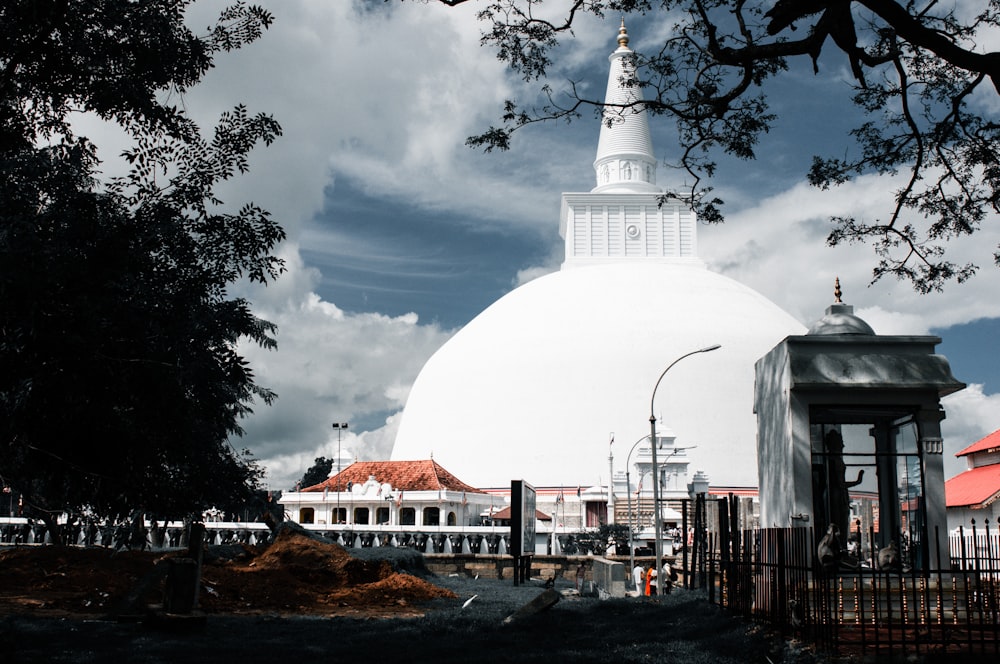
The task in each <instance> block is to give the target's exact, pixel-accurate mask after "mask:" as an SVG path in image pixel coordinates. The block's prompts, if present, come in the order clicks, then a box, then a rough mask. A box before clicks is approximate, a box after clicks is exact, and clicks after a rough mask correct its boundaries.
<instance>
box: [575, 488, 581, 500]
mask: <svg viewBox="0 0 1000 664" xmlns="http://www.w3.org/2000/svg"><path fill="white" fill-rule="evenodd" d="M576 497H577V498H579V497H580V487H579V486H578V487H576Z"/></svg>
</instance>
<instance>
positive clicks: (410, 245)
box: [108, 0, 1000, 489]
mask: <svg viewBox="0 0 1000 664" xmlns="http://www.w3.org/2000/svg"><path fill="white" fill-rule="evenodd" d="M257 2H259V3H260V4H263V5H265V6H267V7H268V8H269V9H270V10H271V11H272V12H273V13H274V15H275V19H276V21H275V24H274V26H273V27H272V28H271V29H270V30H269V31H268V32H267V33H266V34H265V36H264V38H263V39H261V40H260V41H258V42H257V43H255V44H253V45H251V46H250V47H248V48H246V49H243V50H241V51H237V52H235V53H232V54H222V55H221V56H220V57H219V58H218V61H217V67H216V69H215V70H213V71H212V72H211V73H210V74H209V75H208V76H207V78H206V79H205V81H204V83H203V84H202V85H201V86H199V87H198V88H196V89H194V90H192V91H191V92H190V93H189V94H188V95H187V96H186V97H185V99H184V103H185V105H186V107H187V109H188V111H189V112H190V113H191V114H192V115H193V116H194V117H195V118H197V119H199V121H200V122H201V123H202V125H203V126H205V127H208V126H210V125H211V124H212V123H213V122H214V119H215V118H216V117H217V116H218V114H219V113H220V112H222V111H223V110H225V109H227V108H229V107H231V106H232V105H234V104H236V103H238V102H244V103H246V104H247V105H248V106H249V108H250V110H251V111H267V112H270V113H273V114H274V115H275V117H276V118H277V119H278V120H279V122H280V123H281V125H282V126H283V128H284V135H283V137H282V138H281V139H280V140H279V141H278V142H277V143H275V144H274V145H273V146H271V147H269V148H259V149H258V150H257V151H255V152H254V153H253V155H252V172H251V173H250V174H249V175H248V176H245V177H242V178H240V179H239V180H237V181H235V182H233V183H232V184H231V185H229V186H227V188H226V189H225V190H224V191H223V192H222V194H223V195H222V198H223V199H224V200H226V202H227V203H231V204H232V205H234V206H237V205H240V204H242V203H243V202H245V201H247V200H253V201H254V202H256V203H258V204H260V205H262V206H264V207H265V208H267V209H269V210H270V211H271V212H272V213H273V214H274V216H275V217H276V218H277V219H278V220H280V221H281V222H282V223H283V225H284V227H285V229H286V230H287V233H288V241H287V242H286V243H285V245H284V246H283V247H282V249H281V253H282V255H283V256H284V258H285V259H286V261H287V267H288V272H287V273H286V274H285V275H284V276H283V277H282V278H281V280H280V281H279V282H278V283H276V284H272V285H270V286H268V287H267V288H266V289H258V290H253V291H251V292H250V297H251V299H252V300H253V301H254V303H255V306H256V309H257V311H258V312H259V314H260V315H262V316H263V317H265V318H267V319H269V320H271V321H274V322H276V323H277V324H278V325H279V326H280V332H279V335H278V343H279V349H278V350H277V351H262V350H260V349H256V348H252V347H247V348H245V349H244V350H245V353H246V355H247V356H248V357H249V359H250V360H251V361H252V363H253V365H254V367H255V370H256V372H257V377H258V379H259V382H260V383H261V384H263V385H266V386H269V387H271V388H273V389H274V390H275V391H276V392H278V394H279V399H278V401H277V403H276V404H275V405H274V406H273V407H271V408H267V407H265V406H263V405H260V406H259V408H258V409H257V412H256V414H255V415H254V416H252V417H251V418H250V419H248V420H247V421H246V422H245V428H246V432H247V433H246V436H245V438H244V439H243V441H242V445H243V446H246V447H248V448H249V449H250V450H251V451H252V452H253V453H254V455H255V456H256V457H257V458H258V459H260V460H261V461H262V462H263V463H264V464H265V465H266V467H267V468H268V471H269V482H270V484H271V486H272V487H273V488H276V489H286V488H288V487H290V486H291V485H292V484H294V482H295V480H296V479H297V478H298V477H300V476H301V475H302V473H303V472H304V471H305V470H306V468H308V467H309V466H310V465H311V464H312V462H313V460H314V459H315V458H316V457H317V456H320V455H323V456H327V457H331V456H333V455H334V454H335V453H336V450H337V445H338V442H337V432H336V431H335V430H333V428H332V427H331V424H332V423H333V422H347V423H349V428H348V429H347V431H346V432H343V433H342V439H341V441H340V446H341V448H342V449H343V451H344V453H345V454H349V455H351V456H352V457H357V458H359V459H380V458H387V457H388V455H389V452H390V450H391V445H392V440H393V436H394V432H395V429H396V426H397V423H398V417H399V413H400V411H401V409H402V407H403V405H404V404H405V401H406V397H407V393H408V390H409V388H410V385H411V384H412V382H413V380H414V379H415V377H416V375H417V373H418V371H419V370H420V367H421V366H422V365H423V363H424V361H425V360H426V359H427V358H428V357H429V356H430V355H431V354H432V353H433V352H434V351H435V350H436V349H437V348H438V347H439V346H440V345H441V344H442V343H443V342H444V341H445V340H447V339H448V338H449V336H450V335H451V334H453V333H454V331H455V330H456V329H457V328H459V327H461V326H462V325H463V324H465V323H466V322H468V321H469V320H470V319H471V318H472V317H474V316H475V315H476V314H477V313H478V312H480V311H481V310H482V309H484V308H485V307H486V306H487V305H489V304H490V303H491V302H493V301H494V300H496V299H497V298H498V297H500V296H501V295H503V294H504V293H506V292H508V291H509V290H511V289H512V288H514V287H516V286H517V285H518V284H519V283H522V282H523V281H524V280H526V279H530V278H532V277H534V276H538V275H540V274H544V273H545V272H547V271H551V270H553V269H556V268H557V267H558V264H559V263H560V262H561V259H562V256H561V253H562V246H561V240H560V238H559V236H558V218H559V202H560V193H561V192H564V191H588V190H590V189H591V187H593V186H594V172H593V168H592V166H591V163H592V162H593V159H594V154H595V151H596V146H597V135H598V123H597V121H596V120H594V119H593V118H590V117H585V118H583V119H582V120H580V121H578V122H576V123H573V124H569V125H567V124H562V123H560V124H552V125H545V126H538V127H532V128H529V129H527V130H525V131H523V132H522V133H521V134H519V135H518V136H517V137H516V140H515V141H514V145H513V149H512V150H511V151H510V152H507V153H504V154H488V155H487V154H482V153H480V152H477V151H474V150H472V149H470V148H467V147H465V145H464V142H465V139H466V137H467V136H469V135H472V134H475V133H478V132H481V131H482V130H484V129H485V128H486V127H488V126H489V125H490V124H492V123H495V122H496V121H497V117H498V115H499V111H500V108H501V104H502V102H503V100H504V99H506V98H509V97H511V96H517V97H518V98H519V99H522V100H529V101H530V100H531V99H532V98H533V97H532V95H533V94H534V93H533V92H531V90H529V89H528V88H525V87H524V84H523V83H522V82H521V81H520V80H519V79H518V78H516V77H514V76H512V75H511V74H510V73H509V72H507V71H506V70H505V69H504V67H503V65H502V63H500V62H498V61H497V60H496V58H495V56H494V53H493V52H492V51H490V50H489V49H487V48H483V47H481V46H480V45H479V30H480V26H479V25H478V24H477V21H476V19H475V11H476V10H477V9H478V8H479V7H477V6H476V4H475V3H472V4H471V5H470V6H463V7H459V8H456V9H449V8H446V7H443V6H439V5H437V4H435V3H422V2H405V3H398V2H390V3H383V2H381V1H379V0H375V1H368V2H364V1H360V0H352V1H346V0H345V1H338V2H309V1H308V0H271V1H266V0H257ZM222 4H223V3H221V2H215V1H208V2H202V3H199V4H198V5H196V6H195V8H194V10H193V11H192V12H191V15H190V23H191V25H192V26H195V27H196V28H198V27H200V26H203V25H204V26H207V25H208V24H209V23H210V22H211V19H212V17H213V16H214V15H215V14H216V13H217V12H218V10H219V8H220V7H221V6H222ZM618 21H619V17H617V16H615V17H609V18H608V19H607V20H606V21H600V20H597V19H589V18H588V19H585V20H583V21H581V22H580V23H579V24H578V25H577V26H576V29H575V31H574V37H573V38H572V39H570V40H568V41H566V42H565V43H564V45H563V47H562V48H561V49H560V50H559V51H558V52H557V53H556V56H557V58H556V65H555V66H554V67H553V68H552V71H551V78H550V83H551V84H553V86H554V87H555V89H556V92H557V93H559V92H560V91H563V90H565V89H566V88H567V83H566V81H568V80H572V81H575V82H576V83H577V85H578V87H579V88H581V89H582V90H583V91H584V93H587V92H592V93H593V94H594V95H595V96H600V95H601V94H603V90H604V86H605V85H606V82H607V66H608V65H607V55H608V54H609V53H610V52H611V51H612V50H613V49H614V48H615V46H616V44H615V41H614V39H615V35H616V33H617V28H618ZM626 23H627V25H628V27H629V32H630V35H631V37H632V42H631V46H632V47H633V48H635V49H636V50H638V51H640V52H642V51H646V52H652V51H653V50H654V49H655V48H656V44H657V39H658V38H662V32H663V30H665V29H666V28H665V25H664V24H663V22H662V21H660V22H656V21H654V20H653V19H651V18H643V17H639V16H635V17H626ZM828 60H829V62H828V63H827V68H826V69H825V70H824V71H823V73H822V75H821V76H818V77H817V76H814V75H813V74H812V72H811V70H809V69H807V68H802V69H796V70H793V71H792V72H791V73H790V74H789V75H788V76H787V77H786V80H785V81H783V82H782V83H781V85H780V86H779V87H777V88H776V89H775V91H774V97H773V98H772V100H771V101H772V105H773V106H774V108H775V110H776V111H777V112H778V113H779V114H782V116H783V121H782V122H781V123H780V125H779V126H778V127H777V128H776V129H775V131H774V132H772V133H771V134H770V135H769V136H768V137H767V139H766V141H767V142H766V144H765V145H763V146H762V149H761V150H760V155H759V156H760V158H759V160H758V161H757V162H752V163H742V162H741V163H728V162H723V163H722V164H721V166H722V168H721V169H720V173H719V177H718V179H717V181H716V182H715V186H716V193H718V194H719V195H720V196H721V197H722V198H724V199H725V200H726V202H727V206H726V207H727V209H728V215H727V222H726V224H725V225H724V226H722V227H702V229H701V231H700V233H701V237H700V244H699V249H700V253H701V255H702V258H703V259H705V260H706V261H707V262H708V264H709V265H710V266H711V267H712V268H713V269H715V270H717V271H720V272H722V273H724V274H726V275H728V276H730V277H733V278H735V279H738V280H740V281H742V282H743V283H745V284H747V285H749V286H751V287H753V288H755V289H757V290H758V291H760V292H761V293H763V294H764V295H766V296H768V297H769V298H770V299H772V300H773V301H774V302H776V303H777V304H778V305H780V306H782V307H783V308H785V309H786V310H787V311H788V312H789V313H791V314H792V315H793V316H795V317H797V318H798V319H800V320H801V321H802V322H803V323H805V324H808V323H811V322H812V321H814V320H815V319H816V318H818V317H819V316H820V315H822V313H823V310H824V309H825V307H826V306H827V305H829V304H830V303H831V302H832V300H833V295H832V290H833V281H834V278H835V277H837V276H839V277H840V280H841V284H842V287H843V290H844V299H845V301H846V302H848V303H850V304H853V305H854V306H855V307H856V311H857V312H858V313H859V314H860V315H861V316H862V317H864V318H865V319H866V320H867V321H868V322H869V323H870V324H871V325H872V326H873V327H874V328H875V330H876V332H878V333H882V334H899V333H902V334H927V333H933V334H938V335H940V336H941V337H942V338H943V340H944V341H943V343H942V344H941V346H939V351H940V352H943V353H944V354H946V355H947V356H948V358H949V359H950V360H951V363H952V367H953V370H954V373H955V375H956V377H958V378H959V379H960V380H962V381H965V382H967V383H969V387H968V388H967V389H966V390H964V391H963V392H961V393H959V394H957V395H955V396H953V397H950V398H949V399H948V400H947V402H946V407H947V410H948V419H947V420H946V422H945V433H946V436H947V438H948V441H947V444H948V449H949V450H950V454H953V453H954V452H955V451H957V450H958V449H960V448H961V447H964V446H965V445H967V444H969V443H971V442H973V441H975V440H977V439H978V438H979V437H981V436H983V435H985V434H987V433H989V432H991V431H993V430H994V429H996V428H998V427H1000V416H998V415H997V413H1000V408H998V406H1000V395H998V392H1000V360H998V359H997V354H996V352H995V346H996V342H995V340H996V339H997V338H998V334H1000V298H998V297H997V296H996V293H997V292H998V288H997V286H998V284H1000V270H998V269H997V268H994V267H992V252H993V251H994V250H995V248H996V246H997V244H998V242H1000V224H996V223H995V221H996V220H992V223H990V224H988V225H987V226H988V228H987V230H984V231H982V232H981V233H979V234H978V235H977V236H976V237H975V238H974V239H973V240H972V241H969V242H964V243H963V244H962V245H960V246H959V245H956V246H955V247H953V249H954V250H955V251H956V257H961V258H963V260H964V259H966V258H967V259H969V260H973V261H974V262H976V263H977V264H979V265H980V266H981V271H980V274H979V276H977V277H976V278H975V279H974V280H973V281H972V282H971V283H969V284H965V285H962V286H950V287H949V288H948V289H947V290H946V291H945V292H944V293H941V294H932V295H926V296H920V295H917V294H915V293H914V292H913V290H912V289H911V288H910V287H909V286H908V285H906V284H904V283H897V282H894V281H883V282H881V283H878V284H876V285H874V286H871V287H869V286H868V281H869V278H870V274H871V266H872V264H873V261H874V259H873V256H872V253H871V251H870V250H869V249H868V248H866V247H842V248H837V249H830V248H827V247H826V246H825V243H824V238H825V236H826V233H827V232H828V230H829V222H828V221H827V219H828V217H829V216H830V215H833V214H838V215H844V214H848V213H853V214H855V215H858V216H860V217H863V218H866V219H873V218H876V217H882V216H884V213H885V211H886V209H887V205H888V201H889V198H888V196H889V192H891V190H892V183H890V182H884V181H878V180H875V179H866V180H862V181H859V182H857V183H856V184H852V185H850V186H846V187H842V188H841V189H839V190H836V191H832V192H821V191H818V190H814V189H811V188H809V187H807V186H806V185H804V184H803V183H802V182H801V178H802V176H803V175H804V173H805V172H806V170H807V168H808V165H809V163H810V160H811V156H812V154H814V152H821V151H823V150H827V149H829V148H831V147H832V148H833V150H834V152H835V153H836V151H837V150H838V149H841V150H842V148H840V147H839V146H841V145H843V134H844V131H845V130H846V129H847V128H849V127H850V126H852V121H853V120H854V119H856V118H855V116H854V115H853V111H852V109H851V107H850V105H849V101H848V78H849V73H848V72H847V71H846V68H845V64H846V63H844V62H840V61H838V60H836V59H833V58H829V59H828ZM982 103H984V104H989V105H990V106H991V107H992V112H994V113H996V112H997V111H998V108H1000V100H998V99H997V98H989V99H984V100H982ZM670 129H671V126H670V125H669V123H668V122H667V121H666V120H663V119H661V120H654V122H653V132H654V144H655V146H656V147H657V149H658V150H660V151H664V155H663V156H664V158H666V157H667V156H668V155H667V154H666V153H665V151H666V150H667V149H668V148H669V146H670V144H671V140H670ZM108 168H109V169H111V168H113V166H111V165H110V163H109V167H108ZM669 177H670V175H669V173H665V172H664V170H663V169H661V173H660V175H659V179H660V182H661V183H662V182H664V181H665V180H666V179H668V178H669ZM950 454H949V457H950ZM951 468H952V470H953V471H957V470H958V469H959V468H961V465H956V464H952V466H951Z"/></svg>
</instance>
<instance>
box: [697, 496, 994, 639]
mask: <svg viewBox="0 0 1000 664" xmlns="http://www.w3.org/2000/svg"><path fill="white" fill-rule="evenodd" d="M712 502H714V501H712ZM731 507H732V505H731V502H730V501H726V500H722V501H719V512H718V514H719V518H718V520H717V528H716V529H715V530H714V531H708V530H706V531H704V532H703V535H702V536H701V537H700V538H698V537H696V546H695V551H694V552H693V555H692V557H691V564H690V566H688V567H686V569H687V570H688V571H689V574H688V575H687V579H686V582H687V583H688V584H689V585H692V586H695V587H703V588H705V589H706V591H707V593H708V596H709V599H710V600H711V601H713V602H715V603H717V604H718V605H720V606H721V607H723V608H725V609H726V610H728V611H730V612H731V613H734V614H737V615H740V616H743V617H745V618H747V619H749V620H753V621H757V622H763V623H767V624H768V625H769V626H770V627H771V628H772V629H774V630H775V631H776V632H777V633H779V634H781V635H782V636H784V637H786V638H798V639H801V640H803V641H810V642H813V643H815V644H816V646H817V647H818V648H819V649H820V650H822V651H825V652H829V653H831V654H835V655H875V656H885V655H903V654H917V655H919V654H929V653H962V654H970V653H988V654H993V655H998V654H1000V549H998V547H997V537H998V533H997V532H996V530H997V529H996V527H995V526H994V527H993V528H992V529H991V528H990V527H989V524H984V526H982V527H980V528H978V529H977V528H976V527H975V526H973V528H972V529H971V530H970V531H969V532H960V533H959V534H958V535H956V536H955V537H953V538H952V539H951V545H952V550H951V551H950V566H949V568H948V569H905V568H897V569H891V570H881V569H876V568H875V567H873V566H871V565H870V564H868V563H867V562H861V563H860V564H857V565H854V566H851V567H849V568H845V567H844V566H837V567H835V568H834V569H829V568H826V569H824V568H823V567H822V566H821V565H819V564H818V563H817V560H816V551H817V545H818V539H819V538H818V537H817V535H816V533H815V532H814V531H813V529H812V528H769V529H757V530H739V529H737V528H733V527H731V526H732V525H733V522H732V521H731V520H730V518H729V516H728V515H729V514H730V513H731V509H730V508H731ZM695 508H696V510H697V506H695ZM708 511H709V512H711V511H713V510H711V509H709V510H708ZM991 530H992V532H991ZM699 539H700V540H701V547H700V548H702V549H703V552H699V551H698V548H699V546H697V541H698V540H699ZM932 541H934V540H932ZM938 553H940V552H938ZM702 559H704V560H705V561H707V562H706V563H705V564H703V565H696V564H695V563H698V562H700V560H702ZM936 559H938V560H948V559H949V557H948V556H943V557H942V556H940V555H939V556H937V558H936Z"/></svg>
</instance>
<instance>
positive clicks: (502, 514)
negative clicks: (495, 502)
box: [493, 505, 552, 521]
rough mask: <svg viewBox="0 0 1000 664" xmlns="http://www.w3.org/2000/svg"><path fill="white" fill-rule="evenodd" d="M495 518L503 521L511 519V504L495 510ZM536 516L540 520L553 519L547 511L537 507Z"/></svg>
mask: <svg viewBox="0 0 1000 664" xmlns="http://www.w3.org/2000/svg"><path fill="white" fill-rule="evenodd" d="M493 518H494V519H495V520H497V521H503V520H505V519H510V518H511V516H510V505H508V506H507V507H505V508H503V509H502V510H500V511H499V512H495V513H494V514H493ZM535 518H536V519H538V520H539V521H551V520H552V517H551V516H549V515H548V514H546V513H545V512H542V511H541V510H537V509H536V510H535Z"/></svg>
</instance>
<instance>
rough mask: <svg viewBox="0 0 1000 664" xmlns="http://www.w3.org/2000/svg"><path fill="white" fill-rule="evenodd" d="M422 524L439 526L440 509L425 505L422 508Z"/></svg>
mask: <svg viewBox="0 0 1000 664" xmlns="http://www.w3.org/2000/svg"><path fill="white" fill-rule="evenodd" d="M424 525H425V526H439V525H441V510H440V509H438V508H437V507H425V508H424Z"/></svg>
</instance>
